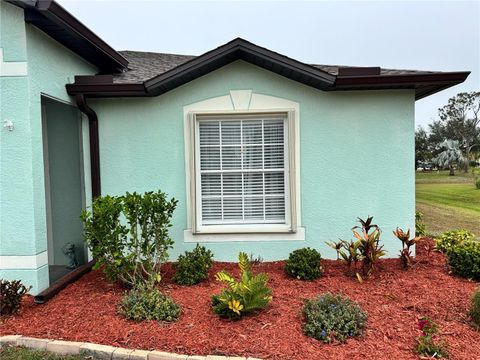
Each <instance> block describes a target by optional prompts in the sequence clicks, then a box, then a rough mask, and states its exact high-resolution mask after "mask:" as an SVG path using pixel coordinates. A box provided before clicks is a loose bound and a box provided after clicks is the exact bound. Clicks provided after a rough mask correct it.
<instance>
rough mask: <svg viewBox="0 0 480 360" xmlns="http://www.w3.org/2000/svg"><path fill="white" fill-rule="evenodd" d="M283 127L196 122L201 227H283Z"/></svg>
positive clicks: (270, 122)
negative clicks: (269, 225)
mask: <svg viewBox="0 0 480 360" xmlns="http://www.w3.org/2000/svg"><path fill="white" fill-rule="evenodd" d="M285 123H286V120H285V118H283V117H266V118H255V119H239V118H235V119H218V120H217V119H208V120H207V119H204V120H202V119H199V120H198V142H199V149H198V148H197V149H198V150H199V161H198V165H197V166H198V167H199V169H198V171H199V175H200V176H199V178H198V179H199V181H200V199H199V200H200V209H199V210H200V211H201V216H200V219H201V223H202V225H234V224H235V225H240V224H285V223H286V220H285V219H286V215H285V213H286V209H285V204H286V196H285V195H286V188H287V186H286V164H287V161H286V155H285V154H286V145H285V141H286V138H287V136H286V131H285V129H286V127H285Z"/></svg>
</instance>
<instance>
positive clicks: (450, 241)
mask: <svg viewBox="0 0 480 360" xmlns="http://www.w3.org/2000/svg"><path fill="white" fill-rule="evenodd" d="M473 239H475V235H473V234H472V233H471V232H470V231H468V230H450V231H446V232H444V233H443V234H442V235H440V236H439V237H438V238H437V239H436V240H435V248H436V249H437V250H438V251H441V252H443V253H445V252H447V251H448V250H449V249H450V248H452V247H453V246H456V245H459V244H463V243H464V242H467V241H471V240H473Z"/></svg>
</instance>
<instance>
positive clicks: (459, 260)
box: [447, 241, 480, 281]
mask: <svg viewBox="0 0 480 360" xmlns="http://www.w3.org/2000/svg"><path fill="white" fill-rule="evenodd" d="M447 262H448V265H449V266H450V269H451V270H452V272H453V273H454V274H456V275H458V276H461V277H464V278H467V279H473V280H477V281H478V280H480V242H478V241H467V242H464V243H462V244H460V245H456V246H454V247H451V248H450V249H449V250H448V251H447Z"/></svg>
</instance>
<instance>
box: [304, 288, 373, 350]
mask: <svg viewBox="0 0 480 360" xmlns="http://www.w3.org/2000/svg"><path fill="white" fill-rule="evenodd" d="M303 317H304V325H303V331H304V333H305V335H307V336H310V337H312V338H314V339H317V340H319V341H323V342H324V343H343V342H345V341H346V340H347V339H348V338H349V337H356V336H360V335H361V334H362V332H363V329H364V328H365V325H366V322H367V314H366V313H365V312H364V311H363V310H362V309H361V308H360V306H359V305H358V304H357V303H355V302H353V301H352V300H350V299H349V298H348V297H346V296H343V295H342V294H341V293H340V294H338V295H333V294H332V293H329V292H327V293H324V294H321V295H318V296H317V297H316V298H314V299H310V300H306V301H305V305H304V306H303Z"/></svg>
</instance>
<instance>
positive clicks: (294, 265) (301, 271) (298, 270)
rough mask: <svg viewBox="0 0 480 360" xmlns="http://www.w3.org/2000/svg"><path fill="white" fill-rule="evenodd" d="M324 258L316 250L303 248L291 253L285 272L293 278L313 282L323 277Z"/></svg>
mask: <svg viewBox="0 0 480 360" xmlns="http://www.w3.org/2000/svg"><path fill="white" fill-rule="evenodd" d="M321 260H322V257H321V256H320V253H319V252H318V251H317V250H315V249H310V248H308V247H307V248H303V249H298V250H295V251H293V252H291V253H290V256H289V257H288V260H287V263H286V264H285V271H286V272H287V274H288V275H290V276H291V277H294V278H297V279H301V280H313V279H317V278H319V277H320V275H322V267H321V265H320V261H321Z"/></svg>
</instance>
